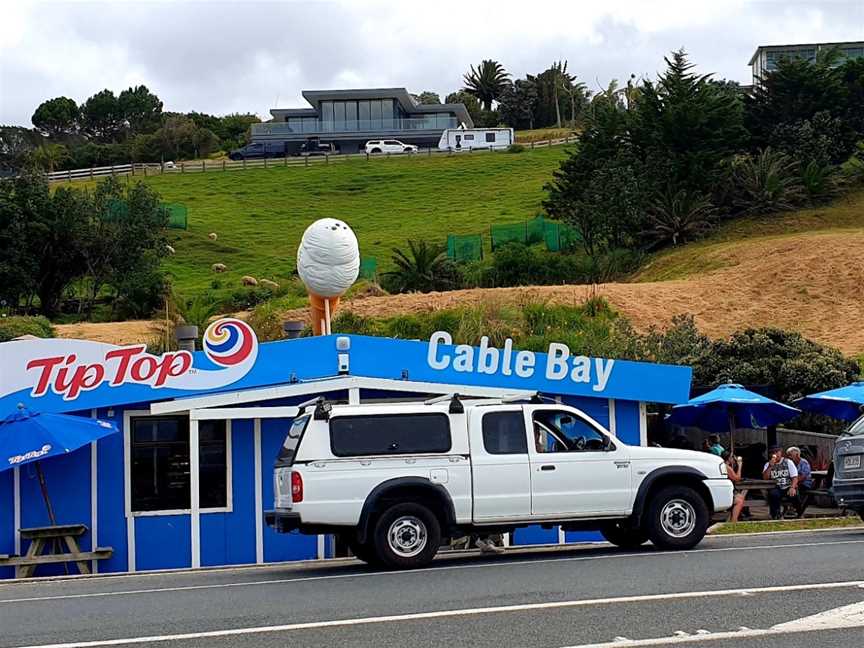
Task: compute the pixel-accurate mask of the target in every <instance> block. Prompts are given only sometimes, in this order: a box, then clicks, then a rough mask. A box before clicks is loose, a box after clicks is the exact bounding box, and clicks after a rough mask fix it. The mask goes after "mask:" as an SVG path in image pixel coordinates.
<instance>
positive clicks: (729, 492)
mask: <svg viewBox="0 0 864 648" xmlns="http://www.w3.org/2000/svg"><path fill="white" fill-rule="evenodd" d="M705 485H706V486H707V487H708V492H710V493H711V500H712V501H713V502H714V512H715V513H716V512H717V511H725V510H727V509H729V508H731V507H732V497H733V491H734V488H733V486H732V482H731V481H729V480H728V479H726V478H725V477H724V478H723V479H706V480H705Z"/></svg>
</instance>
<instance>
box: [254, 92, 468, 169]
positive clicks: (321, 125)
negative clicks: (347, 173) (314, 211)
mask: <svg viewBox="0 0 864 648" xmlns="http://www.w3.org/2000/svg"><path fill="white" fill-rule="evenodd" d="M303 98H304V99H306V101H308V102H309V105H310V106H311V107H310V108H273V109H272V110H271V111H270V114H271V115H272V116H273V119H272V120H271V121H269V122H264V123H261V124H253V125H252V141H253V142H262V143H268V142H285V149H286V152H287V153H288V154H289V155H290V154H292V153H296V152H297V151H299V150H300V146H301V145H302V144H303V143H304V142H305V141H306V140H307V139H310V138H318V139H320V141H322V142H332V143H333V144H335V145H336V147H337V148H338V149H339V151H340V152H341V153H357V152H358V151H360V150H361V149H362V148H363V147H364V146H365V144H366V142H367V141H368V140H373V139H375V140H379V139H397V140H399V141H401V142H403V143H405V144H415V145H417V146H420V147H424V148H426V147H433V146H437V145H438V140H439V139H440V138H441V133H442V131H444V129H445V128H459V127H460V126H464V127H465V128H471V127H473V126H474V122H473V121H472V120H471V116H470V115H469V114H468V110H467V108H465V105H464V104H461V103H455V104H420V103H418V102H417V101H415V99H414V97H412V96H411V95H410V94H409V93H408V91H407V90H406V89H405V88H371V89H363V90H305V91H304V92H303Z"/></svg>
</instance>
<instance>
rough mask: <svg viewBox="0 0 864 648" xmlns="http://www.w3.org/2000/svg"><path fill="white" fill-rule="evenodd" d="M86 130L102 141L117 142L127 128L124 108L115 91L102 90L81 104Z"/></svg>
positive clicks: (88, 133)
mask: <svg viewBox="0 0 864 648" xmlns="http://www.w3.org/2000/svg"><path fill="white" fill-rule="evenodd" d="M81 119H82V122H83V127H84V131H85V132H86V133H87V135H89V136H90V137H93V138H94V139H96V140H98V141H100V142H116V141H117V140H118V139H119V138H120V137H121V135H122V134H123V132H124V130H125V128H126V120H125V118H124V115H123V108H122V107H121V106H120V102H119V101H118V100H117V97H115V96H114V93H113V92H111V91H110V90H102V92H98V93H96V94H95V95H93V96H92V97H90V98H89V99H88V100H87V101H85V102H84V105H83V106H81Z"/></svg>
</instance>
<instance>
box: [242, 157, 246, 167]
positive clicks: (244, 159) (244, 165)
mask: <svg viewBox="0 0 864 648" xmlns="http://www.w3.org/2000/svg"><path fill="white" fill-rule="evenodd" d="M243 168H244V169H245V168H246V158H245V157H244V158H243Z"/></svg>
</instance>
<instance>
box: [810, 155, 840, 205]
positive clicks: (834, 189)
mask: <svg viewBox="0 0 864 648" xmlns="http://www.w3.org/2000/svg"><path fill="white" fill-rule="evenodd" d="M801 187H802V188H803V190H804V193H805V194H806V196H807V198H808V199H809V201H810V202H811V203H823V202H827V201H829V200H831V199H832V198H835V197H837V196H838V195H839V194H840V192H841V175H840V170H839V168H838V167H836V166H833V165H831V164H825V163H821V162H818V161H816V160H813V161H811V162H808V163H807V164H806V165H805V166H804V167H803V168H802V169H801Z"/></svg>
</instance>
